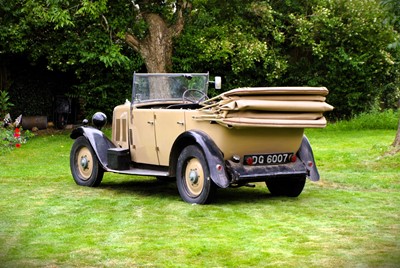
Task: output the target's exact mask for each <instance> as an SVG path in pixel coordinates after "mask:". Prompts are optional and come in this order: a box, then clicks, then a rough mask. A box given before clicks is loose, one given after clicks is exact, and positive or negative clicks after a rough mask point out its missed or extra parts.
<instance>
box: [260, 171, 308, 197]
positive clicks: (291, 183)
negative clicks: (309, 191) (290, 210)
mask: <svg viewBox="0 0 400 268" xmlns="http://www.w3.org/2000/svg"><path fill="white" fill-rule="evenodd" d="M265 183H266V184H267V187H268V190H269V191H270V192H271V194H272V195H275V196H288V197H297V196H299V195H300V194H301V192H302V191H303V189H304V185H305V184H306V177H305V176H300V177H289V178H273V179H269V180H267V181H266V182H265Z"/></svg>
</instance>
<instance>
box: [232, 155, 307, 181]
mask: <svg viewBox="0 0 400 268" xmlns="http://www.w3.org/2000/svg"><path fill="white" fill-rule="evenodd" d="M226 166H227V171H228V174H229V175H230V177H231V184H237V183H239V184H240V183H246V182H258V181H266V180H267V179H269V178H277V177H298V176H307V175H308V170H307V168H306V166H305V165H304V163H303V162H302V161H301V160H300V159H297V160H296V162H294V163H288V164H281V165H264V166H247V165H246V166H245V165H243V164H241V163H235V162H233V161H231V160H228V161H226Z"/></svg>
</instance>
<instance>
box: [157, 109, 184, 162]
mask: <svg viewBox="0 0 400 268" xmlns="http://www.w3.org/2000/svg"><path fill="white" fill-rule="evenodd" d="M154 118H155V136H156V150H157V154H158V159H159V161H160V165H162V166H168V165H169V155H170V152H171V148H172V145H173V143H174V141H175V140H176V138H177V137H178V136H179V135H180V134H181V133H182V132H184V131H185V129H186V124H185V112H184V110H183V109H177V110H174V109H158V110H157V109H156V110H154Z"/></svg>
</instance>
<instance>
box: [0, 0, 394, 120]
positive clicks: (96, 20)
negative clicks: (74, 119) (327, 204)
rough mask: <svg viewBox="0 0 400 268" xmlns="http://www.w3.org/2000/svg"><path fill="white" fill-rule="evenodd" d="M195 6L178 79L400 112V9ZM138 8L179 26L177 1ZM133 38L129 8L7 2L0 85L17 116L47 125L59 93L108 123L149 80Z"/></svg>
mask: <svg viewBox="0 0 400 268" xmlns="http://www.w3.org/2000/svg"><path fill="white" fill-rule="evenodd" d="M188 2H190V3H191V4H192V8H191V11H190V12H189V13H187V14H185V21H186V24H185V29H184V31H183V32H182V34H181V35H180V36H178V37H177V38H176V39H175V40H174V51H173V55H174V58H173V70H174V71H175V72H181V71H182V72H183V71H184V72H206V71H209V72H210V73H211V74H212V75H221V76H222V77H223V82H224V90H228V89H232V88H234V87H239V86H277V85H279V86H286V85H299V86H305V85H308V86H326V87H327V88H328V89H329V90H330V95H329V96H328V102H329V103H330V104H332V105H334V106H335V107H336V109H335V110H334V112H333V113H331V114H330V117H331V118H334V119H343V118H349V117H351V116H353V115H357V114H359V113H361V112H366V111H371V110H380V109H386V108H395V107H396V105H397V102H398V100H399V96H400V93H399V84H400V75H399V67H398V66H399V65H398V62H399V58H400V45H399V29H400V27H399V25H400V24H399V14H400V2H399V1H396V0H382V1H379V0H355V1H346V0H333V1H332V0H310V1H297V0H285V1H275V0H270V1H254V0H241V1H238V0H230V1H225V0H223V1H220V0H218V1H217V0H192V1H188ZM135 3H137V4H138V5H140V6H141V7H143V8H145V9H146V10H148V12H154V13H157V14H160V16H161V17H163V18H166V19H167V20H169V21H172V22H173V19H174V16H173V11H174V10H175V9H174V6H175V5H176V4H177V3H178V1H173V0H164V1H158V0H154V1H149V0H137V1H135ZM126 33H134V34H135V35H136V36H138V37H141V38H144V37H145V36H146V34H148V28H147V26H146V23H145V22H144V21H143V19H142V18H141V17H140V15H139V14H138V13H137V11H136V9H135V8H134V5H133V4H132V1H108V0H99V1H94V2H92V1H89V0H72V1H56V0H46V1H44V0H18V1H14V0H13V1H11V0H4V1H1V3H0V73H1V74H2V75H1V76H0V77H1V79H0V82H1V83H0V84H1V89H5V90H9V92H10V95H11V97H12V101H14V102H15V104H16V105H15V106H14V107H13V113H15V115H14V116H16V115H18V114H17V113H19V112H20V111H21V110H23V112H24V113H25V114H31V115H37V114H48V113H49V112H48V109H49V105H50V106H51V102H52V101H51V98H48V97H45V98H43V96H54V95H55V94H57V92H62V93H63V94H67V95H68V96H70V97H73V98H76V99H77V100H79V101H77V102H79V103H80V105H81V109H82V111H81V113H82V116H84V115H89V114H91V113H92V112H93V111H94V110H102V111H104V112H106V113H107V114H108V115H109V116H110V115H111V113H112V109H113V107H114V106H115V105H116V104H120V103H123V102H124V100H125V98H129V96H130V88H131V77H132V73H133V72H134V71H138V72H145V71H146V70H145V67H144V63H143V59H142V58H141V57H140V55H139V54H138V53H136V52H134V51H133V50H132V49H131V48H129V47H128V45H127V44H126V43H125V40H124V37H125V34H126ZM32 68H33V69H37V70H39V71H36V72H32ZM24 70H26V71H24ZM49 80H50V81H49ZM35 81H36V82H35ZM37 81H40V82H37ZM32 92H38V94H32ZM211 93H212V94H217V93H219V92H211ZM23 98H25V99H29V100H30V103H40V105H36V106H32V105H31V106H30V105H26V103H23V102H22V99H23ZM43 102H44V103H43Z"/></svg>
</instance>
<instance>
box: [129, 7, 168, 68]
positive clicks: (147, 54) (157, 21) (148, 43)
mask: <svg viewBox="0 0 400 268" xmlns="http://www.w3.org/2000/svg"><path fill="white" fill-rule="evenodd" d="M144 17H145V20H146V22H147V23H148V25H149V26H148V27H149V33H148V35H147V36H146V37H145V38H144V39H143V40H140V41H139V40H137V39H136V37H134V36H133V35H131V34H127V35H126V41H127V43H128V44H129V45H130V46H131V47H132V48H134V49H135V50H136V51H137V52H139V53H140V55H141V56H142V58H143V60H144V62H145V65H146V68H147V71H148V72H149V73H166V72H170V71H171V70H172V34H171V33H170V31H169V29H168V27H167V25H166V22H165V21H164V20H163V19H162V18H161V17H160V16H159V15H157V14H146V15H145V16H144Z"/></svg>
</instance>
